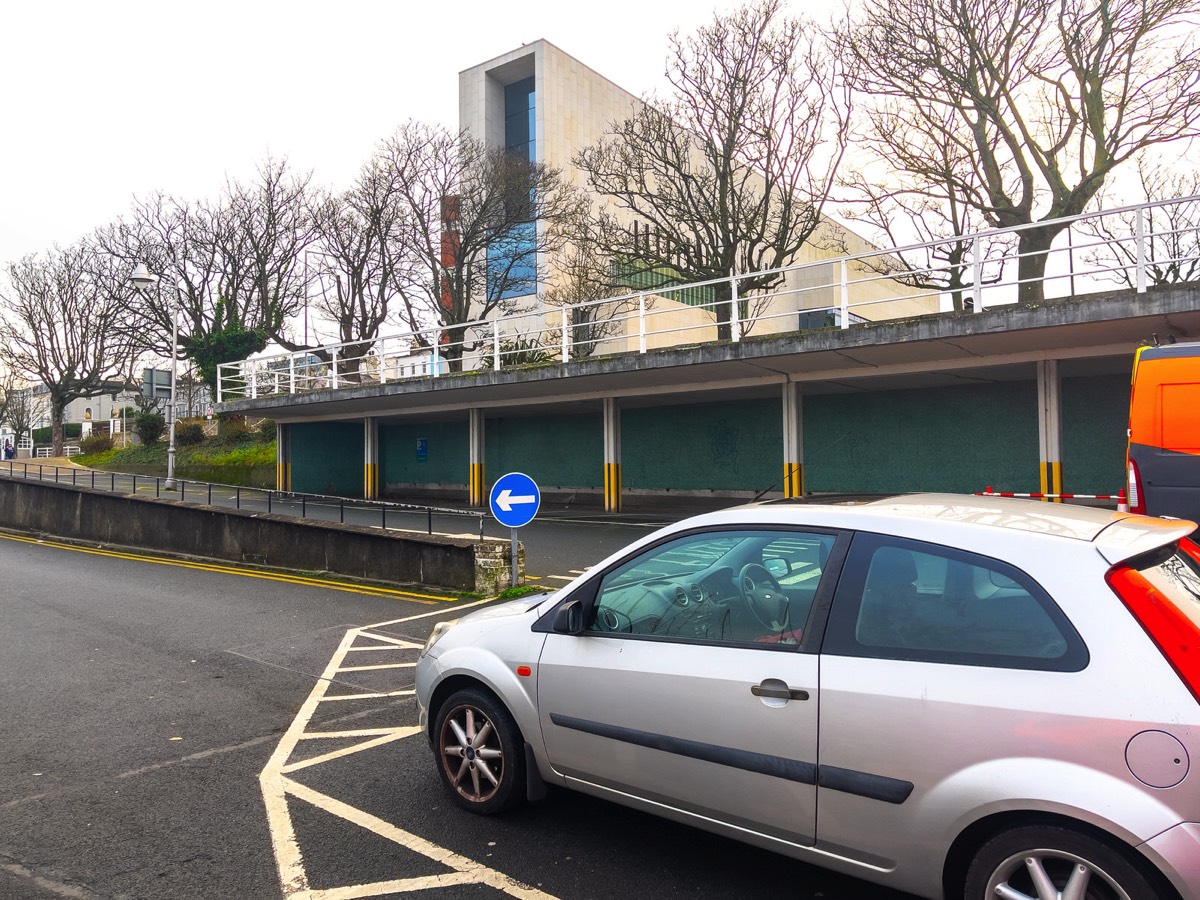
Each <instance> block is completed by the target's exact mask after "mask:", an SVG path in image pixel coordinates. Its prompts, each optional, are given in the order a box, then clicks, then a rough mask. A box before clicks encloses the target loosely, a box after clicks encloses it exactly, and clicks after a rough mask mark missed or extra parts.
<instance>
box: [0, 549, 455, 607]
mask: <svg viewBox="0 0 1200 900" xmlns="http://www.w3.org/2000/svg"><path fill="white" fill-rule="evenodd" d="M0 538H3V539H4V540H6V541H16V542H18V543H21V544H36V545H38V546H41V547H52V548H54V549H56V550H71V551H73V552H75V553H88V554H90V555H92V556H107V557H111V558H112V559H128V560H133V561H134V562H146V563H154V564H155V565H160V566H175V567H176V568H180V569H196V570H198V571H201V572H216V573H218V574H221V575H240V576H242V577H243V578H261V579H263V580H264V581H282V582H284V583H286V584H300V585H304V586H306V587H323V588H329V589H330V590H335V591H345V592H346V593H350V594H365V595H367V596H368V597H390V598H392V599H395V600H408V601H410V602H412V603H424V604H426V605H429V606H432V605H434V604H437V603H452V602H453V601H454V600H455V598H454V597H439V596H437V595H436V594H418V593H415V592H413V591H401V590H396V589H394V588H386V587H380V586H374V585H364V584H354V583H352V582H348V581H332V580H330V579H327V578H312V577H309V576H306V575H290V574H287V573H285V572H263V571H258V570H255V569H243V568H237V567H234V566H223V565H218V564H216V563H206V562H195V561H191V560H182V559H169V558H167V557H162V556H148V555H146V554H142V553H123V552H120V551H117V550H101V549H99V548H94V547H81V546H78V545H76V544H65V543H62V542H60V541H50V540H44V539H41V538H32V537H24V536H21V535H16V534H4V533H2V532H0Z"/></svg>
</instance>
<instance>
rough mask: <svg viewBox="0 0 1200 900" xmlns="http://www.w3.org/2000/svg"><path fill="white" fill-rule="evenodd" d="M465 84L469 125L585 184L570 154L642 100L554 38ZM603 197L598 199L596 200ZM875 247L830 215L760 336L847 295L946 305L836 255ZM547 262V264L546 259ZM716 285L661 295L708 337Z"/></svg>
mask: <svg viewBox="0 0 1200 900" xmlns="http://www.w3.org/2000/svg"><path fill="white" fill-rule="evenodd" d="M458 91H459V127H460V128H461V129H463V130H464V131H466V132H468V133H470V134H471V135H472V136H473V137H475V138H477V139H479V140H481V141H483V142H484V143H485V144H486V145H488V146H490V147H504V148H507V149H509V150H511V151H514V152H517V153H522V154H524V153H528V155H529V158H530V159H531V160H533V161H535V162H539V163H544V164H546V165H548V166H553V167H555V168H558V169H561V170H562V171H563V172H564V173H566V175H567V176H568V178H569V179H570V180H571V181H573V182H574V183H575V184H576V185H578V186H580V187H582V188H586V187H587V185H586V177H585V175H584V174H583V173H582V172H581V171H580V170H579V169H578V168H576V167H575V165H574V163H573V161H572V160H573V157H574V156H575V154H576V153H577V152H578V151H579V150H580V149H581V148H583V147H586V146H589V145H592V144H595V143H597V142H598V141H599V140H600V139H601V138H602V137H603V136H604V134H605V133H606V132H607V131H608V129H609V127H610V125H611V123H613V122H616V121H622V120H624V119H628V118H629V117H631V116H632V115H634V114H635V113H636V112H637V111H638V109H639V108H640V107H641V106H642V101H641V100H640V99H639V98H638V97H636V96H634V95H633V94H631V93H629V92H628V91H626V90H624V89H623V88H621V87H619V86H617V85H616V84H613V83H612V82H611V81H609V80H608V79H607V78H605V77H604V76H603V75H601V74H599V73H598V72H596V71H595V70H593V69H591V68H589V67H588V66H586V65H584V64H583V63H581V62H580V61H579V60H577V59H575V58H574V57H572V56H570V55H569V54H567V53H565V52H563V51H562V50H560V49H559V48H558V47H556V46H555V45H554V44H552V43H550V42H549V41H546V40H538V41H534V42H533V43H530V44H526V45H524V46H522V47H520V48H518V49H516V50H511V51H509V52H508V53H504V54H502V55H500V56H497V57H495V58H494V59H491V60H488V61H487V62H484V63H480V64H479V65H477V66H472V67H471V68H469V69H466V70H464V71H463V72H461V73H460V74H459V80H458ZM601 202H602V199H601V198H596V203H597V204H599V203H601ZM875 249H876V248H874V247H873V246H872V245H871V244H869V243H868V242H867V241H865V240H864V239H863V238H861V237H860V236H858V235H856V234H854V233H853V232H851V231H849V230H848V229H846V228H844V227H843V226H841V225H840V224H839V223H837V222H836V221H834V220H833V219H830V218H827V217H826V218H823V219H822V222H821V224H820V226H819V227H818V230H817V232H816V233H815V234H814V235H813V238H812V240H810V241H809V242H808V243H807V244H806V245H805V246H804V248H803V249H802V250H801V252H800V253H799V254H798V255H797V256H796V258H794V259H792V260H788V261H787V262H788V263H789V264H791V263H805V264H808V265H806V266H805V267H804V268H803V269H799V270H795V271H791V272H788V273H787V275H786V277H785V279H784V281H783V283H782V284H781V285H780V286H779V287H778V288H777V289H776V290H775V291H773V292H772V296H771V297H770V298H769V299H764V300H762V301H759V302H756V304H755V308H756V316H755V318H756V319H757V321H755V322H753V323H752V324H750V329H751V330H753V332H754V333H756V334H760V335H761V334H778V333H786V332H790V331H794V330H796V329H797V328H798V327H804V326H803V324H802V323H804V322H811V321H815V320H816V319H821V320H822V321H824V319H825V318H828V320H829V322H830V324H840V316H841V314H842V313H841V307H842V304H843V299H845V300H847V301H848V302H849V303H850V304H851V305H856V306H858V311H857V313H856V317H857V318H856V319H855V321H863V320H875V319H891V318H896V317H899V316H909V315H919V314H921V313H928V312H938V311H939V310H940V299H939V298H938V297H937V296H936V295H930V294H926V293H923V292H920V291H917V290H909V289H906V288H904V287H903V286H901V285H898V283H897V282H896V281H894V280H893V279H891V278H887V277H883V276H880V275H879V273H878V271H877V270H878V269H880V268H882V267H881V266H878V265H872V260H870V259H867V260H865V261H856V260H852V261H850V262H849V263H848V264H847V265H846V266H845V267H844V268H843V267H842V265H841V264H840V263H835V262H834V260H835V259H837V258H839V257H843V256H845V255H854V254H863V253H871V252H872V251H874V250H875ZM539 262H540V263H541V264H540V265H539V268H540V269H543V270H545V269H546V268H547V266H546V262H547V261H546V260H540V261H539ZM843 285H844V287H843ZM710 294H711V292H709V291H706V290H704V289H694V290H690V291H686V292H684V291H678V292H666V291H664V292H663V293H662V294H661V295H659V296H658V297H656V298H655V303H656V305H657V306H658V307H659V308H660V310H664V311H665V310H669V309H671V308H672V307H678V310H677V315H678V319H679V321H678V327H679V328H680V329H686V330H687V331H688V332H689V337H688V341H689V342H690V341H692V340H709V339H712V338H714V337H715V336H716V325H715V323H714V324H712V325H711V332H712V333H711V334H707V333H706V332H705V331H704V329H703V327H702V326H704V325H707V324H708V323H709V322H711V319H712V315H711V312H709V310H706V309H702V308H698V307H699V306H700V305H701V304H703V303H704V302H706V300H708V298H709V296H710ZM843 294H845V295H846V296H845V298H844V297H843ZM904 294H907V295H910V296H908V297H905V298H903V299H900V298H899V296H898V295H904ZM872 301H875V302H872ZM539 302H540V301H539V297H530V298H528V303H527V308H536V307H537V305H538V303H539ZM863 304H867V305H865V306H864V305H863ZM551 314H552V313H551ZM798 323H799V324H798ZM632 338H633V335H632V334H631V333H630V332H629V330H628V328H626V329H625V330H624V331H623V332H620V333H617V334H612V335H610V336H609V340H610V342H611V343H609V344H606V345H605V346H603V347H601V348H600V349H601V350H602V351H604V352H620V351H621V350H624V349H629V343H630V341H631V340H632Z"/></svg>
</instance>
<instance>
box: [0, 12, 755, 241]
mask: <svg viewBox="0 0 1200 900" xmlns="http://www.w3.org/2000/svg"><path fill="white" fill-rule="evenodd" d="M735 5H736V4H735V3H732V2H729V0H604V2H600V3H596V2H588V3H582V2H566V0H553V2H548V0H510V2H507V3H499V2H495V0H448V2H437V0H426V2H420V3H417V2H412V0H395V2H383V0H341V2H339V3H336V4H335V3H329V2H320V3H318V2H313V0H288V2H279V0H205V2H200V3H188V4H183V3H178V2H175V3H172V2H162V0H158V2H144V0H107V2H96V0H86V2H81V0H67V2H29V3H6V4H5V10H4V27H3V29H2V32H0V122H2V123H3V138H0V264H4V263H7V262H11V261H13V260H15V259H17V258H18V257H20V256H23V255H24V254H26V253H31V252H40V251H42V250H45V249H47V248H49V247H50V246H51V245H52V244H54V243H58V244H68V243H71V242H72V241H74V240H75V239H77V238H79V237H80V236H82V235H84V234H86V233H87V232H89V231H91V230H92V229H93V228H95V227H97V226H99V225H102V224H104V223H106V222H108V221H111V220H112V219H114V218H117V217H119V216H121V215H123V214H125V213H126V212H127V211H128V210H129V208H130V206H131V202H132V199H133V197H134V196H138V197H142V196H147V195H149V194H150V193H152V192H154V191H156V190H163V191H166V192H168V193H172V194H176V195H178V196H180V197H184V198H188V199H201V198H205V197H210V196H214V195H215V194H216V193H217V192H218V191H219V190H220V188H221V186H222V184H223V183H224V180H225V178H226V175H229V176H232V177H237V178H243V179H247V178H250V177H252V176H253V174H254V170H255V166H256V164H257V163H259V162H260V161H262V160H263V159H265V158H266V157H267V155H268V154H270V155H272V156H275V157H283V156H286V157H287V158H288V160H289V162H291V163H292V164H294V165H295V166H296V167H297V168H299V169H301V170H312V171H313V174H314V179H315V181H316V182H318V183H320V184H324V185H328V186H330V187H334V188H340V187H344V186H347V185H348V184H349V182H350V180H351V179H352V178H353V176H354V174H355V173H356V172H357V170H358V167H359V166H360V165H361V164H362V163H363V162H364V161H365V160H366V158H367V157H368V155H369V154H370V153H371V151H372V149H373V148H374V146H375V144H376V142H377V141H378V140H379V139H380V138H383V137H385V136H387V135H389V134H391V133H392V132H393V131H394V130H395V128H396V127H397V126H398V125H399V124H400V123H401V122H404V121H406V120H407V119H410V118H411V119H419V120H422V121H426V122H432V123H441V124H444V125H448V126H452V127H456V126H457V124H458V72H459V71H461V70H462V69H466V68H470V67H471V66H474V65H476V64H478V63H481V62H484V61H486V60H488V59H491V58H492V57H494V56H499V55H500V54H502V53H505V52H507V51H509V50H512V49H514V48H516V47H519V46H520V45H521V44H523V43H529V42H531V41H535V40H537V39H539V38H545V39H547V40H549V41H550V42H551V43H554V44H556V45H557V46H558V47H560V48H561V49H562V50H564V51H565V52H567V53H569V54H571V55H572V56H574V57H576V58H577V59H579V60H580V61H582V62H583V63H585V64H587V65H589V66H591V67H592V68H593V69H595V70H596V71H598V72H600V73H601V74H602V75H604V76H605V77H607V78H609V79H610V80H612V81H614V82H616V83H617V84H618V85H620V86H621V87H623V88H625V89H626V90H628V91H630V92H631V93H634V94H638V95H641V94H644V93H646V92H648V91H653V90H656V89H661V88H662V72H663V68H664V62H665V59H666V54H667V36H668V35H669V34H670V32H671V31H672V30H674V29H676V28H679V29H681V30H683V31H685V32H687V31H691V30H693V29H694V28H696V27H697V26H698V25H701V24H703V23H705V22H708V21H710V20H711V18H712V16H713V12H714V10H722V11H727V10H729V9H731V8H733V7H734V6H735Z"/></svg>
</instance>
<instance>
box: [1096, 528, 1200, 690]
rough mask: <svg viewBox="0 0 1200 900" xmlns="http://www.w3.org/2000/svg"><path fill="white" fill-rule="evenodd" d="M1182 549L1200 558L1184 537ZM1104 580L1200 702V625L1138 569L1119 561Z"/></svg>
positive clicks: (1196, 559)
mask: <svg viewBox="0 0 1200 900" xmlns="http://www.w3.org/2000/svg"><path fill="white" fill-rule="evenodd" d="M1179 550H1180V552H1181V553H1186V554H1187V555H1188V556H1190V557H1191V558H1192V559H1193V560H1195V561H1196V562H1200V549H1198V548H1197V547H1196V545H1195V544H1193V543H1192V542H1191V541H1189V540H1187V539H1184V540H1182V541H1180V542H1179ZM1104 580H1105V581H1107V582H1108V586H1109V587H1111V588H1112V589H1113V591H1114V592H1115V593H1116V595H1117V596H1118V597H1120V598H1121V602H1122V603H1124V604H1125V606H1126V607H1127V608H1128V609H1129V611H1130V612H1131V613H1133V617H1134V618H1135V619H1137V621H1138V624H1139V625H1141V626H1142V628H1143V629H1144V630H1145V632H1146V634H1147V635H1149V636H1150V640H1152V641H1154V643H1155V646H1157V647H1158V649H1159V651H1160V652H1161V653H1162V655H1163V656H1164V657H1165V658H1166V660H1167V662H1168V663H1170V664H1171V668H1173V669H1174V670H1175V672H1176V674H1178V675H1179V677H1180V679H1181V680H1182V681H1183V683H1184V685H1186V686H1187V689H1188V690H1189V691H1191V692H1192V696H1193V697H1195V698H1196V700H1197V702H1200V627H1198V626H1197V624H1196V623H1195V622H1193V621H1192V620H1191V619H1189V618H1188V617H1187V615H1186V614H1185V613H1184V612H1183V611H1182V610H1180V609H1179V607H1178V606H1176V605H1175V604H1174V603H1173V602H1172V601H1171V600H1170V598H1168V597H1167V596H1166V595H1164V594H1163V593H1162V592H1161V591H1160V590H1159V589H1158V588H1156V587H1155V586H1154V585H1152V584H1151V583H1150V582H1149V580H1148V579H1147V578H1146V576H1144V575H1143V574H1142V573H1141V572H1139V571H1138V570H1137V569H1133V568H1130V567H1129V566H1125V565H1116V566H1113V567H1112V568H1111V569H1109V570H1108V574H1106V575H1105V576H1104Z"/></svg>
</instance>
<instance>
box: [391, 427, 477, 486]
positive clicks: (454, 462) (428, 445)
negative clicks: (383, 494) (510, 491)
mask: <svg viewBox="0 0 1200 900" xmlns="http://www.w3.org/2000/svg"><path fill="white" fill-rule="evenodd" d="M469 434H470V432H469V430H468V425H467V422H466V421H465V420H463V421H458V422H402V423H398V424H394V425H392V424H388V425H380V426H379V484H380V487H381V488H386V487H387V485H389V484H429V485H434V484H452V485H457V486H461V487H463V488H466V486H467V478H468V475H469V474H470V473H469V471H468V470H469V468H470V461H471V445H470V439H469ZM418 441H424V442H425V445H424V448H425V453H424V458H423V459H422V458H421V455H420V450H419V448H418Z"/></svg>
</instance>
